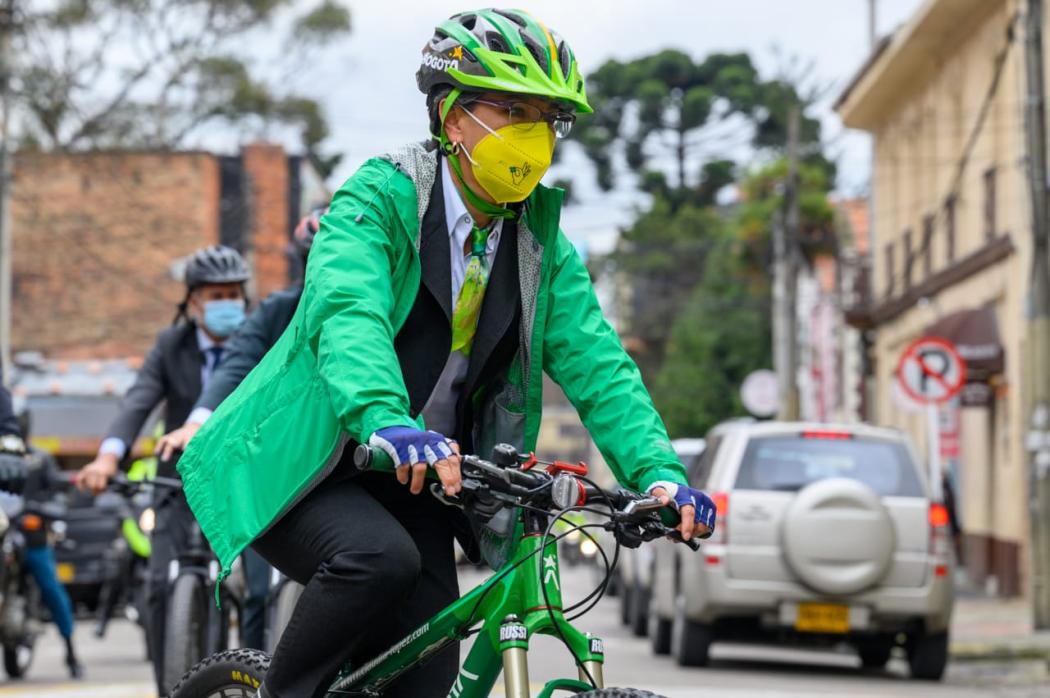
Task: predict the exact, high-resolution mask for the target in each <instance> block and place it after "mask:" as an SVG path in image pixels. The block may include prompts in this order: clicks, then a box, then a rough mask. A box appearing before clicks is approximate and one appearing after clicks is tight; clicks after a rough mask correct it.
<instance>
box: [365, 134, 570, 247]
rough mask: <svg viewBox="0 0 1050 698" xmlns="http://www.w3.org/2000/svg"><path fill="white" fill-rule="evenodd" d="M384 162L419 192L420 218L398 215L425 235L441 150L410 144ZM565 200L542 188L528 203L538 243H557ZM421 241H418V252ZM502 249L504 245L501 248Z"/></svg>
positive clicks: (555, 191)
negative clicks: (426, 217)
mask: <svg viewBox="0 0 1050 698" xmlns="http://www.w3.org/2000/svg"><path fill="white" fill-rule="evenodd" d="M381 157H382V159H384V160H387V161H388V162H391V163H394V164H395V165H396V166H397V167H398V169H399V170H400V171H401V172H402V173H404V175H405V176H406V177H408V178H409V179H410V180H411V181H412V184H413V185H415V190H416V197H417V198H416V205H417V218H416V220H415V221H411V220H410V219H409V218H408V217H406V214H407V211H403V210H401V207H400V206H399V207H398V211H399V213H400V214H401V216H402V220H403V222H404V224H405V226H406V228H407V229H408V230H409V231H416V232H417V233H419V232H421V231H422V223H423V218H424V216H425V215H426V212H427V210H428V209H429V208H430V199H431V196H432V192H433V191H434V181H433V178H434V177H438V175H439V174H440V173H439V172H438V169H437V164H438V161H439V160H440V158H439V157H438V151H437V148H436V147H435V146H434V144H433V142H422V143H409V144H408V145H406V146H403V147H401V148H399V149H398V150H396V151H394V152H392V153H388V154H386V155H383V156H381ZM438 178H440V177H438ZM564 198H565V192H564V191H563V190H561V189H557V188H548V187H545V186H543V185H542V184H541V185H539V186H537V187H536V189H535V191H533V192H532V194H530V195H529V198H528V199H526V200H525V207H524V214H523V217H524V218H525V221H526V223H527V226H526V228H527V229H528V230H529V231H530V232H531V233H532V235H533V236H534V237H535V238H536V241H537V242H538V243H539V244H540V245H543V246H544V247H545V246H547V245H548V244H550V243H551V242H553V241H554V239H555V238H556V237H557V235H558V225H559V223H560V219H561V206H562V201H563V199H564ZM410 223H412V225H409V224H410ZM520 227H521V226H519V228H520ZM420 242H421V240H420V238H419V237H416V246H417V249H418V247H419V245H420ZM500 246H501V247H502V245H500Z"/></svg>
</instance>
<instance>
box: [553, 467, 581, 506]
mask: <svg viewBox="0 0 1050 698" xmlns="http://www.w3.org/2000/svg"><path fill="white" fill-rule="evenodd" d="M551 500H552V501H553V502H554V506H556V507H558V508H559V509H568V508H569V507H573V506H576V502H578V501H580V487H579V485H577V484H576V478H574V477H573V476H571V475H565V474H564V473H563V474H561V475H559V476H558V477H556V478H554V482H553V483H552V484H551Z"/></svg>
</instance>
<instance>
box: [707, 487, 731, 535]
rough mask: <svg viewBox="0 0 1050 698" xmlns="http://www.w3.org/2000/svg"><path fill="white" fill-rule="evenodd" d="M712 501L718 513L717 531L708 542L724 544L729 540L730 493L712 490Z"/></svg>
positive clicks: (716, 519) (716, 520)
mask: <svg viewBox="0 0 1050 698" xmlns="http://www.w3.org/2000/svg"><path fill="white" fill-rule="evenodd" d="M711 501H712V502H714V503H715V509H716V510H717V512H718V514H717V516H716V518H715V532H714V534H713V535H712V536H711V537H710V538H709V539H708V540H707V542H708V543H717V544H723V543H727V542H728V541H729V530H728V526H729V493H728V492H712V493H711Z"/></svg>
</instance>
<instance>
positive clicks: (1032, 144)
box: [1025, 0, 1050, 629]
mask: <svg viewBox="0 0 1050 698" xmlns="http://www.w3.org/2000/svg"><path fill="white" fill-rule="evenodd" d="M1025 77H1026V81H1025V82H1026V91H1027V94H1026V99H1025V136H1026V138H1025V141H1026V143H1025V145H1026V149H1027V158H1026V160H1027V164H1028V186H1029V192H1030V195H1031V211H1032V275H1031V278H1030V279H1029V286H1028V328H1027V329H1028V332H1027V334H1028V380H1027V383H1028V385H1029V386H1030V388H1029V390H1030V391H1031V392H1030V400H1029V403H1028V408H1029V412H1028V425H1029V429H1030V432H1029V434H1028V438H1027V439H1026V446H1027V447H1028V450H1029V452H1030V458H1031V461H1030V463H1029V468H1030V470H1029V515H1030V517H1031V530H1032V541H1031V550H1032V619H1033V623H1034V625H1035V628H1036V629H1044V628H1050V551H1048V550H1047V545H1048V544H1050V528H1048V527H1050V518H1048V516H1047V515H1048V514H1050V478H1048V477H1047V475H1048V471H1050V438H1047V436H1048V435H1050V431H1048V429H1050V258H1048V244H1047V242H1048V235H1050V231H1048V220H1047V176H1046V175H1047V173H1046V110H1045V106H1044V102H1045V94H1046V84H1045V82H1044V77H1043V2H1042V0H1028V11H1027V13H1026V14H1025Z"/></svg>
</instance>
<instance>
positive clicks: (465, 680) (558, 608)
mask: <svg viewBox="0 0 1050 698" xmlns="http://www.w3.org/2000/svg"><path fill="white" fill-rule="evenodd" d="M543 539H544V536H543V534H542V533H526V534H525V535H524V536H523V537H522V538H521V540H520V541H519V542H518V545H517V547H516V549H515V552H514V555H513V556H512V557H511V560H510V562H509V563H507V565H505V566H504V567H503V568H502V569H500V570H499V571H497V572H496V573H495V574H494V575H493V576H492V577H490V578H489V579H488V580H487V581H485V582H484V583H483V584H481V585H480V586H478V587H477V588H475V589H474V590H472V591H470V592H469V593H467V594H466V595H465V596H463V597H461V598H460V599H458V600H457V601H455V602H454V603H453V604H452V605H450V606H449V607H448V608H446V609H444V610H443V611H441V612H439V613H438V614H437V615H435V616H434V617H433V618H431V619H430V620H428V621H427V622H425V623H423V625H421V626H419V627H418V628H416V629H415V630H414V631H412V632H411V633H409V634H408V635H407V636H406V637H405V638H403V639H402V640H400V641H399V642H397V643H395V644H394V645H393V646H392V647H390V648H389V649H388V650H386V651H385V652H383V653H382V654H380V655H378V656H377V657H376V658H374V659H372V660H370V661H368V662H366V663H364V664H363V665H361V666H360V667H349V666H348V667H347V668H346V669H344V670H343V671H342V672H341V673H340V675H339V678H338V679H336V682H335V683H334V684H333V685H332V686H331V687H330V688H329V689H328V693H327V694H326V695H327V698H341V697H342V696H345V695H346V694H347V693H350V694H357V695H366V696H369V695H372V696H380V695H382V689H383V687H384V686H385V685H387V684H388V683H389V682H390V681H392V680H394V679H395V678H397V676H398V675H399V674H401V673H402V672H404V671H405V670H407V669H409V668H411V667H412V666H414V665H415V664H417V663H419V662H421V661H423V660H424V659H426V658H427V657H429V656H431V655H433V654H434V653H435V652H438V651H439V650H441V649H442V648H444V647H447V646H448V645H449V644H451V643H453V642H456V641H457V640H463V639H465V638H467V637H468V634H469V631H470V630H471V629H472V628H474V627H476V626H478V625H479V624H480V626H481V627H480V629H479V630H478V633H477V639H476V640H475V642H474V646H473V647H472V648H471V650H470V653H469V654H468V655H467V658H466V661H464V662H463V664H462V665H461V667H460V670H459V674H458V676H457V677H456V681H455V683H454V684H453V685H452V689H451V690H450V691H449V694H448V696H449V698H485V696H488V695H489V693H490V692H491V690H492V687H493V686H494V685H495V683H496V679H497V678H498V677H499V673H500V670H503V672H504V683H505V688H506V695H507V698H529V696H530V693H529V676H528V665H527V662H526V652H527V650H528V643H529V638H531V637H532V636H533V635H535V634H537V633H541V634H547V635H555V636H559V631H560V636H563V637H564V638H565V639H566V640H567V641H568V644H569V646H570V647H571V648H572V650H573V653H574V654H575V655H576V657H578V658H579V659H580V660H581V662H582V663H583V668H581V669H580V678H579V680H576V679H558V680H555V681H551V682H549V683H548V684H547V685H546V686H545V687H544V688H543V690H542V691H541V692H540V694H539V696H538V698H547V697H548V696H550V695H551V694H552V693H553V692H554V691H555V690H568V691H571V692H574V693H575V692H578V691H586V690H593V688H594V686H592V685H591V684H590V682H589V681H588V679H587V674H588V673H589V674H590V677H591V678H593V679H594V681H595V683H596V684H597V687H598V688H603V687H604V686H603V678H602V664H603V662H604V650H603V645H602V641H601V640H600V639H599V638H597V637H593V636H591V635H589V634H583V633H581V632H580V631H578V630H577V629H576V628H574V627H573V626H572V625H570V624H569V622H568V621H567V620H566V619H565V616H564V614H563V612H562V596H561V577H560V574H559V570H558V549H557V543H556V541H555V540H554V537H553V536H552V537H548V538H547V545H546V547H545V548H544V549H543V550H542V551H540V550H539V549H540V547H541V545H543ZM522 560H525V562H524V563H522V564H521V565H520V566H517V567H515V566H516V565H517V564H518V563H519V562H521V561H522ZM544 590H546V598H547V600H549V601H550V608H549V609H548V607H547V601H545V600H544ZM584 669H586V671H584Z"/></svg>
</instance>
